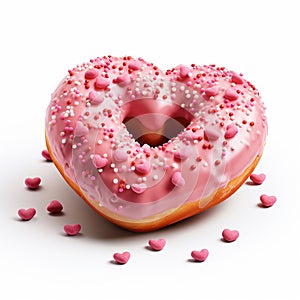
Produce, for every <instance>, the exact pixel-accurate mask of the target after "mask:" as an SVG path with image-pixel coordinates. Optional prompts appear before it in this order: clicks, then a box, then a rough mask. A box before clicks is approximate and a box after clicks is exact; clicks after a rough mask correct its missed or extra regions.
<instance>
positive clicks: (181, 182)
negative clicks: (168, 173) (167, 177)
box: [171, 172, 185, 187]
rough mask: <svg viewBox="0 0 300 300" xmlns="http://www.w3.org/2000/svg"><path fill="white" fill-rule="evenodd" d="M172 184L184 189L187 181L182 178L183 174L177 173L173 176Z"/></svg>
mask: <svg viewBox="0 0 300 300" xmlns="http://www.w3.org/2000/svg"><path fill="white" fill-rule="evenodd" d="M171 180H172V183H173V184H174V185H175V186H178V187H182V186H184V185H185V180H184V178H183V177H182V174H181V172H175V173H174V174H173V176H172V179H171Z"/></svg>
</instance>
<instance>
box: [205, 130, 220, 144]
mask: <svg viewBox="0 0 300 300" xmlns="http://www.w3.org/2000/svg"><path fill="white" fill-rule="evenodd" d="M204 138H205V139H206V140H207V141H216V140H217V139H218V138H219V132H218V131H217V130H215V129H213V128H205V129H204Z"/></svg>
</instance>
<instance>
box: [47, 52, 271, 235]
mask: <svg viewBox="0 0 300 300" xmlns="http://www.w3.org/2000/svg"><path fill="white" fill-rule="evenodd" d="M266 134H267V122H266V117H265V107H264V104H263V103H262V101H261V98H260V95H259V92H258V91H257V89H256V88H255V86H254V85H253V84H252V83H250V82H249V81H248V80H246V79H245V78H244V77H243V76H242V74H238V73H235V72H233V71H229V70H227V69H226V68H224V67H217V66H215V65H204V66H198V65H195V64H192V65H190V66H185V65H178V66H176V67H174V68H170V69H169V70H167V71H165V72H163V71H161V70H160V69H159V68H158V67H157V66H155V65H154V64H152V63H149V62H146V61H145V60H144V59H142V58H138V59H134V58H132V57H130V56H125V57H112V56H104V57H102V58H96V59H92V60H90V61H89V62H87V63H83V64H81V65H77V66H76V67H74V68H73V69H70V70H69V71H68V75H67V76H66V77H65V78H64V79H63V80H62V82H61V83H60V84H59V85H58V87H57V89H56V90H55V92H54V93H53V94H52V99H51V103H50V104H49V107H48V110H47V115H46V142H47V147H48V151H49V153H50V156H51V159H52V160H53V161H54V163H55V165H56V166H57V168H58V169H59V171H60V172H61V174H62V175H63V177H64V178H65V179H66V181H67V182H68V183H69V184H70V185H71V186H72V187H73V189H74V190H75V191H76V192H77V193H78V194H79V195H80V196H81V197H82V198H83V199H84V200H85V201H86V202H87V203H88V204H89V205H90V206H91V207H92V208H93V209H95V210H96V211H97V212H98V213H99V214H100V215H102V216H104V217H105V218H107V219H108V220H110V221H111V222H113V223H115V224H118V225H119V226H122V227H125V228H127V229H130V230H133V231H150V230H154V229H158V228H161V227H164V226H166V225H169V224H172V223H174V222H177V221H179V220H181V219H184V218H187V217H189V216H191V215H194V214H197V213H199V212H201V211H203V210H205V209H208V208H209V207H211V206H213V205H215V204H217V203H219V202H221V201H223V200H225V199H226V198H228V197H229V196H230V195H231V194H232V193H233V192H235V191H236V190H237V189H238V188H239V187H240V186H241V185H242V183H243V182H244V181H245V180H246V179H247V178H248V177H249V176H250V174H251V173H252V171H253V170H254V168H255V166H256V165H257V163H258V161H259V159H260V157H261V155H262V152H263V147H264V143H265V138H266Z"/></svg>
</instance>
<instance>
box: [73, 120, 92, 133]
mask: <svg viewBox="0 0 300 300" xmlns="http://www.w3.org/2000/svg"><path fill="white" fill-rule="evenodd" d="M88 133H89V129H88V128H87V127H86V126H84V124H83V123H82V122H80V121H77V122H76V127H75V135H76V136H84V135H86V134H88Z"/></svg>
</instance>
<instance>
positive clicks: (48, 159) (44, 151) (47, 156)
mask: <svg viewBox="0 0 300 300" xmlns="http://www.w3.org/2000/svg"><path fill="white" fill-rule="evenodd" d="M42 156H43V157H44V158H45V159H46V160H47V161H52V158H51V156H50V154H49V152H48V150H43V151H42Z"/></svg>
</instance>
